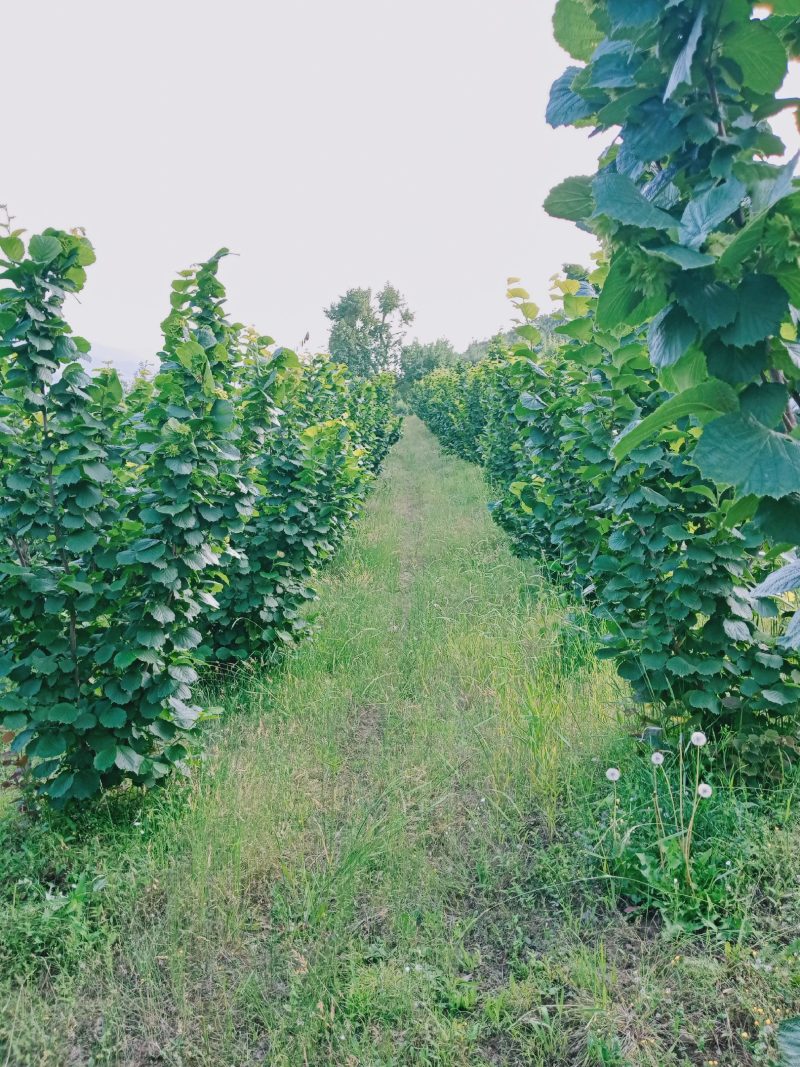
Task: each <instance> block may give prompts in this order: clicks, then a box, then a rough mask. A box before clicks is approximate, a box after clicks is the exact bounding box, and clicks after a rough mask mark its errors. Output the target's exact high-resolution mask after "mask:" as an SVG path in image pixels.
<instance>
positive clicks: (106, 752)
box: [93, 745, 117, 771]
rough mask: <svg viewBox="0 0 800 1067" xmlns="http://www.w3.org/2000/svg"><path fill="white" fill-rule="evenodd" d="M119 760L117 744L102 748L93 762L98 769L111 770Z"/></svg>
mask: <svg viewBox="0 0 800 1067" xmlns="http://www.w3.org/2000/svg"><path fill="white" fill-rule="evenodd" d="M116 761H117V746H116V745H110V746H109V747H108V748H101V749H100V751H99V752H98V753H97V755H96V756H95V757H94V760H93V763H94V766H95V767H96V768H97V770H98V771H110V770H111V768H112V767H113V766H114V764H115V763H116Z"/></svg>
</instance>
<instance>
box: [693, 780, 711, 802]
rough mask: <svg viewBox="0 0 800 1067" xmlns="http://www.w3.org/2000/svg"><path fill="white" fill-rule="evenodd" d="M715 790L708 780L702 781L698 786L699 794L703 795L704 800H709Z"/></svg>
mask: <svg viewBox="0 0 800 1067" xmlns="http://www.w3.org/2000/svg"><path fill="white" fill-rule="evenodd" d="M713 792H714V790H713V789H712V788H711V786H710V785H708V783H707V782H701V783H700V785H699V786H698V787H697V795H698V796H700V797H702V798H703V800H708V798H709V797H710V796H711V794H712V793H713Z"/></svg>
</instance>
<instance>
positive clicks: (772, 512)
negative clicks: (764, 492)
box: [755, 494, 800, 545]
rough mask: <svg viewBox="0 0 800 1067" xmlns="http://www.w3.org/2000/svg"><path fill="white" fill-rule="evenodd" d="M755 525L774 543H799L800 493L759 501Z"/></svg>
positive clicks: (765, 498)
mask: <svg viewBox="0 0 800 1067" xmlns="http://www.w3.org/2000/svg"><path fill="white" fill-rule="evenodd" d="M755 522H756V525H757V526H758V528H759V530H761V531H762V532H763V534H764V536H765V537H767V538H769V540H770V541H772V542H773V543H774V544H789V545H800V495H797V496H796V495H795V494H791V495H789V496H785V497H784V498H783V499H782V500H773V499H772V498H771V497H768V496H766V497H764V499H763V500H761V501H759V505H758V511H757V512H756V517H755Z"/></svg>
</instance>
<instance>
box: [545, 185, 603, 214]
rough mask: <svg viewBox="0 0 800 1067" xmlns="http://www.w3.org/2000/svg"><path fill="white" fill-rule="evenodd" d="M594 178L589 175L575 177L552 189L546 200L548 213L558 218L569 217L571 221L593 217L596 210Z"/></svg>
mask: <svg viewBox="0 0 800 1067" xmlns="http://www.w3.org/2000/svg"><path fill="white" fill-rule="evenodd" d="M593 180H594V179H593V178H589V177H575V178H567V179H566V181H563V182H561V184H560V185H557V186H556V187H555V188H554V189H552V190H551V192H550V194H549V196H548V197H547V199H546V200H545V202H544V209H545V211H546V212H547V214H548V215H552V216H553V218H556V219H567V220H568V221H569V222H583V221H585V220H586V219H589V218H591V216H592V212H593V211H594V198H593V196H592V182H593Z"/></svg>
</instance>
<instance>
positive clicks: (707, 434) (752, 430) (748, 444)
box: [694, 413, 800, 499]
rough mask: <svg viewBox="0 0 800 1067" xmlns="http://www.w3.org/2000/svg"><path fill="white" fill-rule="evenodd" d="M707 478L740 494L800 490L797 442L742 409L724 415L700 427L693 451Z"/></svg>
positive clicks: (774, 494) (776, 494)
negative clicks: (740, 411)
mask: <svg viewBox="0 0 800 1067" xmlns="http://www.w3.org/2000/svg"><path fill="white" fill-rule="evenodd" d="M694 458H695V462H696V463H697V465H698V466H699V467H700V470H701V471H702V472H703V474H704V475H705V476H706V477H707V478H711V479H712V481H715V482H720V483H722V484H723V485H732V486H734V487H735V488H736V489H737V490H738V492H739V493H740V494H742V495H743V496H749V495H750V494H751V493H753V494H755V495H756V496H772V497H775V498H776V499H780V498H781V497H784V496H788V494H789V493H797V492H800V442H797V441H795V440H794V439H793V438H791V437H788V436H787V435H786V434H783V433H776V432H775V431H774V430H769V429H767V427H766V426H763V425H762V424H761V423H760V422H757V421H756V419H754V418H752V417H751V416H749V415H743V414H741V413H736V414H731V415H723V416H722V418H720V419H716V420H715V421H714V422H712V423H711V425H710V426H707V427H706V429H705V430H704V431H703V435H702V437H701V438H700V440H699V442H698V444H697V447H696V449H695V453H694Z"/></svg>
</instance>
